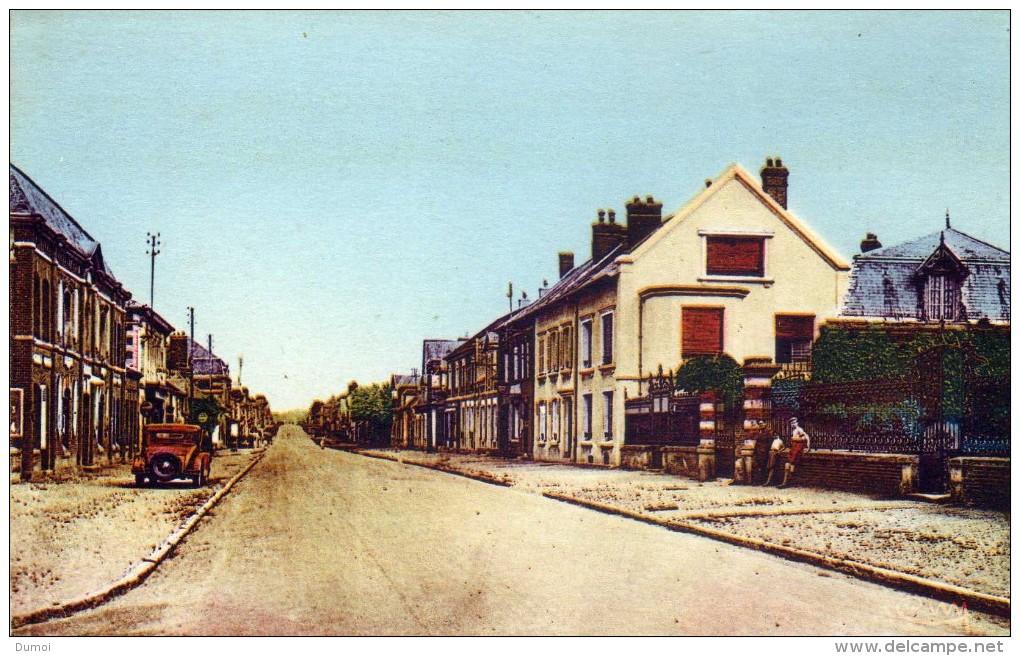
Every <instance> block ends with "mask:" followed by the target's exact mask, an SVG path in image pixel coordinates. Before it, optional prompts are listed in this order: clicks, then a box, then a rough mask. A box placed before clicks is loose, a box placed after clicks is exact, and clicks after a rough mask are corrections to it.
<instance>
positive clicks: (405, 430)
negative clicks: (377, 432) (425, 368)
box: [390, 370, 420, 449]
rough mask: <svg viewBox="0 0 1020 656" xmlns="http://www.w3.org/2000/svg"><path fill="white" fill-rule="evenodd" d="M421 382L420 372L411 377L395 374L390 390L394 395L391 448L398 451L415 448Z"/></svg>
mask: <svg viewBox="0 0 1020 656" xmlns="http://www.w3.org/2000/svg"><path fill="white" fill-rule="evenodd" d="M419 383H420V381H419V376H418V372H417V371H416V370H415V371H412V372H411V374H410V375H405V374H393V375H392V376H391V377H390V389H391V390H392V392H391V393H392V395H393V423H392V424H391V425H390V446H392V447H394V448H396V449H410V448H412V447H413V446H414V443H415V439H414V433H415V417H416V416H417V415H416V413H415V411H414V408H415V405H417V403H418V399H419V391H420V384H419Z"/></svg>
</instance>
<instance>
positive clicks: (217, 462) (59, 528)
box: [10, 450, 260, 616]
mask: <svg viewBox="0 0 1020 656" xmlns="http://www.w3.org/2000/svg"><path fill="white" fill-rule="evenodd" d="M259 452H260V451H259V450H243V451H239V452H236V453H230V452H229V451H221V452H218V453H217V454H216V457H215V458H213V465H212V472H211V475H210V479H209V484H208V485H207V486H206V487H204V488H201V489H196V488H193V487H191V486H189V485H188V483H187V482H185V481H177V482H174V483H170V484H167V485H163V486H156V487H143V488H138V487H135V483H134V477H133V476H132V475H131V465H130V464H113V465H107V466H105V467H104V468H102V469H101V470H100V471H97V472H89V473H85V474H80V475H77V476H74V477H71V478H66V479H64V480H60V481H40V482H33V483H25V484H17V485H14V484H12V485H11V486H10V536H11V539H10V599H11V614H12V616H15V615H21V614H24V613H28V612H32V611H35V610H39V609H43V608H48V607H52V606H57V605H60V604H62V603H66V602H68V601H70V600H73V599H79V598H82V597H84V596H86V595H89V594H91V593H93V592H95V591H97V590H100V589H102V588H104V587H106V586H108V585H110V584H111V583H113V582H115V581H117V580H118V579H120V578H121V577H122V576H123V575H124V574H125V573H127V572H130V571H132V570H133V569H134V568H135V567H136V566H137V565H138V564H139V562H140V561H142V560H143V559H145V558H147V557H148V556H149V555H150V554H151V553H152V552H153V551H154V550H155V549H156V548H157V547H158V546H159V544H160V543H161V542H163V540H165V539H166V538H167V536H168V535H170V534H171V533H173V532H174V530H176V529H177V528H178V527H179V526H180V525H181V524H182V523H183V522H184V521H185V520H187V518H188V517H190V516H191V515H192V513H194V512H195V510H196V509H197V508H198V507H199V506H201V505H202V504H203V503H205V501H206V500H207V499H209V498H210V497H211V496H212V495H214V494H215V493H216V492H217V491H218V490H220V489H221V488H222V487H223V486H224V485H225V484H226V483H227V481H229V480H230V479H231V477H233V476H234V475H235V474H236V473H238V472H239V471H241V470H242V469H243V468H244V467H245V466H247V464H248V463H249V462H250V461H251V459H252V458H254V457H255V456H256V455H257V454H258V453H259Z"/></svg>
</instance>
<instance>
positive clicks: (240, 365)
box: [237, 353, 244, 387]
mask: <svg viewBox="0 0 1020 656" xmlns="http://www.w3.org/2000/svg"><path fill="white" fill-rule="evenodd" d="M242 371H244V353H242V354H241V355H239V356H237V386H238V387H241V372H242Z"/></svg>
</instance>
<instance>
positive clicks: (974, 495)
mask: <svg viewBox="0 0 1020 656" xmlns="http://www.w3.org/2000/svg"><path fill="white" fill-rule="evenodd" d="M1009 460H1010V459H1009V458H952V459H951V460H950V461H949V488H950V490H949V491H950V494H952V496H953V500H954V501H957V502H959V503H965V504H968V505H975V506H983V507H986V508H996V509H999V510H1007V511H1008V510H1010V500H1009V486H1010V480H1009V479H1010V475H1009Z"/></svg>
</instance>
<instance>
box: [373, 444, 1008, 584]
mask: <svg viewBox="0 0 1020 656" xmlns="http://www.w3.org/2000/svg"><path fill="white" fill-rule="evenodd" d="M363 453H365V454H368V455H376V456H380V457H385V458H391V459H398V460H401V461H403V462H411V463H419V464H428V465H430V466H436V467H439V468H441V469H446V470H450V471H456V472H460V473H465V474H469V475H477V476H480V477H482V478H484V479H487V480H491V481H493V482H499V483H501V484H505V485H511V486H513V487H515V488H520V489H524V490H527V491H530V492H535V493H538V494H542V493H546V492H551V493H556V494H559V495H565V496H568V497H572V498H575V499H580V500H582V501H591V502H595V503H599V504H604V505H608V506H611V507H613V508H618V509H621V510H625V511H628V512H631V513H637V514H640V515H644V516H648V517H654V518H655V519H658V520H677V521H683V522H686V523H689V524H693V525H696V526H704V527H707V528H711V529H713V530H715V531H721V532H724V533H727V534H730V535H733V536H738V537H741V538H750V539H756V540H762V541H765V542H769V543H772V544H776V545H781V546H784V547H790V548H794V549H799V550H803V551H807V552H811V553H815V554H819V555H823V556H827V557H831V558H839V559H844V560H848V561H852V562H859V563H862V564H866V565H872V566H875V567H881V568H884V569H889V570H893V571H895V572H901V573H904V574H910V575H914V576H919V577H922V578H924V579H927V580H931V581H935V582H939V583H944V584H949V585H953V586H959V587H962V588H966V589H968V590H973V591H974V592H979V593H983V594H990V595H996V596H999V597H1005V598H1009V595H1010V563H1009V560H1010V515H1009V513H1004V512H996V511H986V510H980V509H974V508H960V507H953V506H939V505H933V504H929V503H925V502H920V501H912V500H901V499H900V500H887V499H874V498H870V497H867V496H864V495H860V494H852V493H846V492H836V491H829V490H819V489H812V488H798V487H791V488H786V489H782V490H781V489H778V488H775V487H761V486H743V485H731V484H730V481H729V480H725V479H723V480H717V481H708V482H705V483H699V482H697V481H694V480H691V479H687V478H682V477H678V476H672V475H668V474H662V473H657V472H646V471H627V470H621V469H603V468H588V467H576V466H571V465H559V464H555V463H541V462H534V461H519V460H514V461H507V460H500V459H496V458H488V457H485V456H475V455H463V454H447V453H421V452H417V451H396V450H386V449H382V450H372V451H363Z"/></svg>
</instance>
